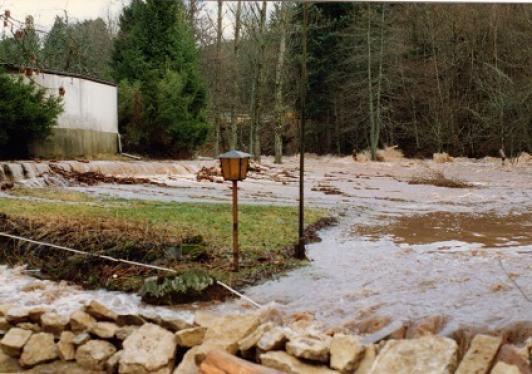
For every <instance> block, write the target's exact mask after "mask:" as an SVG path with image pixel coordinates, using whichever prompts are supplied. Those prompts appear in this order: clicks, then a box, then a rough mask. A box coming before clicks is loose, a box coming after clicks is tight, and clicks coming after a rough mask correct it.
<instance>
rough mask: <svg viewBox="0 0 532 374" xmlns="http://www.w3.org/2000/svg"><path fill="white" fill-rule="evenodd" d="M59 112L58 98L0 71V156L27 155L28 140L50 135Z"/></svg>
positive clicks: (17, 156)
mask: <svg viewBox="0 0 532 374" xmlns="http://www.w3.org/2000/svg"><path fill="white" fill-rule="evenodd" d="M62 111H63V106H62V103H61V98H58V97H49V96H47V95H46V92H45V90H44V89H42V88H39V87H37V86H36V85H35V84H34V83H33V82H29V83H28V82H26V81H24V79H23V78H22V77H12V76H10V75H8V74H6V73H3V72H0V157H2V158H6V157H9V158H19V157H27V156H28V150H29V146H30V145H31V143H33V142H34V141H36V140H44V139H46V137H47V136H48V135H50V132H51V129H52V127H53V126H55V124H56V121H57V117H58V116H59V114H61V112H62Z"/></svg>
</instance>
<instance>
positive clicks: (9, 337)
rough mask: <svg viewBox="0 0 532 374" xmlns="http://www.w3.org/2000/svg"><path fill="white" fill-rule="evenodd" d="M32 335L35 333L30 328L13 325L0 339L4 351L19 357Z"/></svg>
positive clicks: (0, 345)
mask: <svg viewBox="0 0 532 374" xmlns="http://www.w3.org/2000/svg"><path fill="white" fill-rule="evenodd" d="M31 335H33V333H32V332H31V331H29V330H24V329H19V328H18V327H13V328H12V329H10V330H9V331H8V332H7V334H5V335H4V337H3V338H2V340H0V347H2V349H3V350H4V352H5V353H6V354H8V355H9V356H12V357H18V356H19V355H20V353H21V352H22V348H23V347H24V345H25V344H26V343H27V341H28V340H29V339H30V337H31Z"/></svg>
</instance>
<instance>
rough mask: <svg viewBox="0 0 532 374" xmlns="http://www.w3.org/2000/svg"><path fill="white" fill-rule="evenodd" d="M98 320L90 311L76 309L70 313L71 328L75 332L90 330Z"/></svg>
mask: <svg viewBox="0 0 532 374" xmlns="http://www.w3.org/2000/svg"><path fill="white" fill-rule="evenodd" d="M95 324H96V320H95V319H94V318H93V317H92V316H91V315H90V314H88V313H85V312H83V311H81V310H76V311H75V312H74V313H72V314H71V315H70V328H71V329H72V331H74V332H83V331H90V329H92V327H93V326H94V325H95Z"/></svg>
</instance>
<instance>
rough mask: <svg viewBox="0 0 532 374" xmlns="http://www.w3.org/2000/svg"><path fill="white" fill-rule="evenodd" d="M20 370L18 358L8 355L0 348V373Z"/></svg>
mask: <svg viewBox="0 0 532 374" xmlns="http://www.w3.org/2000/svg"><path fill="white" fill-rule="evenodd" d="M20 371H22V368H21V367H20V365H19V363H18V360H17V359H16V358H13V357H11V356H8V355H7V354H5V353H4V351H2V350H1V349H0V373H18V372H20Z"/></svg>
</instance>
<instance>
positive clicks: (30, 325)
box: [17, 322, 42, 332]
mask: <svg viewBox="0 0 532 374" xmlns="http://www.w3.org/2000/svg"><path fill="white" fill-rule="evenodd" d="M17 327H18V328H19V329H24V330H30V331H31V332H41V331H42V328H41V326H39V325H38V324H36V323H31V322H20V323H17Z"/></svg>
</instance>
